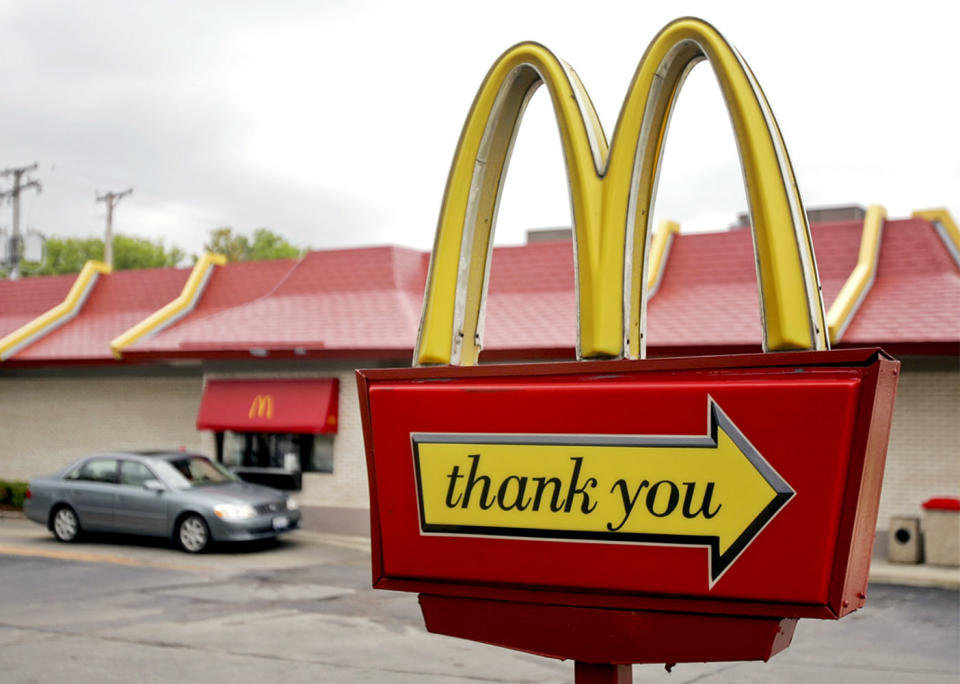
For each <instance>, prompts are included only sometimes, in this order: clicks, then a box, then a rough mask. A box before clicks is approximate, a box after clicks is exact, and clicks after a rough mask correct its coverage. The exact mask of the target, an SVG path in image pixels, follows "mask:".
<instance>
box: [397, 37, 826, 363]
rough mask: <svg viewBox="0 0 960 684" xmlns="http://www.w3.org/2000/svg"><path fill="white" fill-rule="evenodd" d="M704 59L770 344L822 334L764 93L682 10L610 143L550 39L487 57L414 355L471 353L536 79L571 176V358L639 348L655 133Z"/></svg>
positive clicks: (800, 216) (815, 286) (804, 236)
mask: <svg viewBox="0 0 960 684" xmlns="http://www.w3.org/2000/svg"><path fill="white" fill-rule="evenodd" d="M703 59H707V60H708V61H709V62H710V63H711V64H712V65H713V68H714V72H715V73H716V75H717V79H718V81H719V83H720V87H721V91H722V93H723V95H724V99H725V100H726V102H727V107H728V109H729V111H730V115H731V118H732V120H733V123H734V131H735V134H736V138H737V142H738V149H739V151H740V156H741V162H742V165H743V169H744V182H745V184H746V187H747V195H748V198H749V200H750V208H751V214H752V216H753V230H754V244H755V250H756V258H757V270H758V276H759V278H758V280H759V287H760V293H761V313H762V318H763V323H764V325H763V329H764V338H763V343H764V349H768V348H769V349H823V348H826V347H827V346H828V345H829V342H828V341H827V338H826V334H825V325H824V315H823V303H822V300H821V297H820V287H819V279H818V277H817V273H816V263H815V260H814V257H813V248H812V242H811V240H810V231H809V226H808V225H807V221H806V215H805V213H804V211H803V205H802V203H801V201H800V197H799V193H798V192H797V189H796V183H795V181H794V178H793V171H792V167H791V165H790V160H789V158H788V156H787V153H786V148H785V146H784V144H783V140H782V137H781V135H780V132H779V129H778V127H777V124H776V121H775V120H774V118H773V115H772V113H771V112H770V108H769V105H768V104H767V102H766V98H765V97H764V96H763V93H762V91H761V90H760V88H759V85H757V83H756V79H755V78H754V77H753V74H752V73H751V72H750V70H749V68H748V67H747V65H746V63H745V62H744V61H743V60H742V59H741V58H740V56H739V55H738V54H737V53H736V51H735V50H734V49H733V48H732V47H731V46H730V45H729V44H728V43H727V42H726V41H725V40H724V39H723V37H722V36H721V35H720V34H719V33H718V32H717V31H716V30H715V29H714V28H713V27H712V26H710V25H709V24H707V23H705V22H703V21H700V20H698V19H680V20H677V21H675V22H672V23H671V24H669V25H667V27H666V28H664V29H663V30H662V31H661V32H660V33H659V34H658V35H657V37H656V38H654V40H653V42H652V43H651V44H650V47H649V48H648V49H647V51H646V53H645V54H644V56H643V58H642V59H641V61H640V65H639V66H638V68H637V71H636V73H635V75H634V78H633V82H632V83H631V86H630V89H629V91H628V94H627V97H626V99H625V101H624V104H623V107H622V108H621V112H620V118H619V121H618V123H617V129H616V133H615V135H614V142H613V144H612V145H611V146H609V148H608V145H607V142H606V138H605V136H604V133H603V130H602V127H601V126H600V122H599V118H598V117H597V115H596V112H595V110H594V108H593V105H592V103H591V102H590V98H589V96H588V95H587V93H586V90H585V89H584V88H583V85H582V84H581V82H580V79H579V78H578V77H577V75H576V73H575V72H574V71H573V69H572V68H570V67H569V66H568V65H567V64H565V63H564V62H562V61H561V60H559V59H557V58H556V57H555V56H554V55H553V54H552V53H551V52H549V51H548V50H547V49H546V48H544V47H543V46H541V45H538V44H535V43H522V44H520V45H517V46H515V47H513V48H511V49H510V50H508V51H507V52H505V53H504V54H503V55H502V56H501V57H500V58H499V59H498V60H497V62H496V63H495V64H494V65H493V67H492V68H491V69H490V71H489V72H488V74H487V76H486V78H485V79H484V81H483V84H482V85H481V86H480V90H479V92H478V93H477V96H476V99H475V100H474V102H473V106H472V108H471V110H470V113H469V115H468V117H467V121H466V123H465V125H464V128H463V132H462V133H461V137H460V142H459V144H458V146H457V151H456V153H455V155H454V159H453V164H452V167H451V170H450V175H449V177H448V180H447V189H446V192H445V194H444V200H443V207H442V209H441V212H440V220H439V224H438V226H437V235H436V240H435V243H434V251H433V258H432V259H431V264H430V272H429V275H428V279H427V291H426V294H425V297H424V309H423V317H422V319H421V327H420V332H419V335H418V340H417V350H416V352H415V355H414V363H416V364H419V365H422V364H437V363H460V364H466V365H470V364H474V363H476V361H477V356H478V354H479V350H480V337H481V334H482V322H481V321H482V318H483V301H484V294H485V289H486V280H487V274H488V272H489V255H490V250H491V246H492V240H491V231H492V227H493V224H494V222H495V219H496V210H497V201H498V199H499V193H500V189H501V183H502V179H503V175H504V172H505V169H506V165H507V161H508V160H509V155H510V151H511V147H512V144H513V140H514V137H515V135H516V131H517V127H518V124H519V121H520V118H521V117H522V115H523V109H524V107H525V106H526V103H527V101H528V99H529V97H530V96H531V95H532V94H533V92H534V91H535V90H536V88H537V87H538V86H539V85H541V84H545V85H546V86H547V90H548V93H549V95H550V99H551V102H552V104H553V108H554V113H555V115H556V119H557V123H558V126H559V129H560V139H561V145H562V147H563V153H564V160H565V165H566V170H567V177H568V182H569V186H570V197H571V205H572V214H573V223H574V231H573V232H574V246H575V253H576V258H575V264H576V268H577V278H576V283H577V306H578V314H579V330H578V333H579V334H578V342H577V354H578V357H580V358H602V357H623V356H630V357H638V356H639V357H642V356H643V355H644V353H645V342H644V332H645V331H644V328H645V307H646V296H645V288H646V270H647V251H648V244H649V235H650V230H649V224H650V219H651V214H652V204H653V200H654V196H655V193H656V183H657V174H658V172H659V166H660V159H661V156H662V149H663V142H664V139H665V136H666V130H667V125H668V123H669V117H670V112H671V110H672V107H673V103H674V101H675V99H676V95H677V93H678V92H679V89H680V87H681V85H682V83H683V80H684V79H685V77H686V75H687V73H688V72H689V70H690V69H691V68H692V67H693V66H694V65H695V64H696V63H697V62H699V61H701V60H703Z"/></svg>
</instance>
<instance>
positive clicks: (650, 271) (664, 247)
mask: <svg viewBox="0 0 960 684" xmlns="http://www.w3.org/2000/svg"><path fill="white" fill-rule="evenodd" d="M679 234H680V224H679V223H677V222H676V221H669V220H667V219H664V220H663V221H661V222H660V224H659V225H658V226H657V229H656V230H655V231H653V236H652V238H651V242H650V256H649V257H648V260H649V263H650V265H649V266H648V267H647V297H648V298H649V297H652V296H653V295H654V293H655V292H656V291H657V290H659V289H660V282H661V281H662V280H663V271H664V269H666V267H667V258H668V257H669V256H670V246H671V245H672V244H673V240H674V238H675V237H676V236H677V235H679Z"/></svg>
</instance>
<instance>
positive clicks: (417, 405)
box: [358, 349, 899, 618]
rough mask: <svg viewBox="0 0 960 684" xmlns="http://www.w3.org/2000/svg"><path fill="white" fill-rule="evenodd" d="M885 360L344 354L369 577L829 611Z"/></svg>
mask: <svg viewBox="0 0 960 684" xmlns="http://www.w3.org/2000/svg"><path fill="white" fill-rule="evenodd" d="M898 371H899V363H898V362H896V361H894V360H892V359H890V358H889V357H888V356H886V355H885V354H884V353H883V352H882V351H880V350H876V349H868V350H843V351H822V352H788V353H775V354H755V355H740V356H724V357H702V358H683V359H661V360H646V361H609V362H607V361H601V362H587V363H584V362H580V363H559V364H535V365H524V366H479V367H472V368H454V367H441V368H413V369H396V370H364V371H358V383H359V389H360V396H361V409H362V417H363V427H364V437H365V442H366V452H367V464H368V472H369V480H370V501H371V517H372V537H373V538H372V542H373V579H374V585H375V586H376V587H378V588H385V589H400V590H407V591H416V592H423V593H425V594H430V595H435V596H446V597H461V598H466V599H469V598H480V599H494V600H501V601H502V600H508V601H515V602H523V603H532V604H551V605H567V606H581V607H585V608H621V609H624V608H628V609H635V610H657V611H662V610H666V611H677V612H687V613H689V612H700V613H711V614H723V615H764V616H779V617H781V618H796V617H821V618H838V617H841V616H842V615H844V614H846V613H849V612H851V611H853V610H855V609H856V608H858V607H860V606H862V605H863V601H864V598H865V595H866V586H867V574H868V570H869V558H870V553H871V549H872V544H873V537H874V530H875V525H876V515H877V507H878V502H879V494H880V485H881V480H882V475H883V465H884V459H885V455H886V445H887V438H888V434H889V428H890V420H891V416H892V411H893V398H894V392H895V388H896V378H897V374H898ZM724 445H726V447H724ZM724 448H727V452H723V449H724ZM723 453H727V454H728V455H727V456H723ZM730 454H733V455H732V456H731V455H730ZM721 458H728V459H730V465H729V466H727V465H723V464H722V463H720V460H719V459H721ZM691 464H696V465H691ZM538 468H542V470H538ZM617 468H622V469H624V472H627V471H629V472H628V473H627V474H625V475H622V474H618V473H619V472H620V471H618V470H617ZM691 469H692V470H691ZM672 472H675V475H671V473H672ZM691 472H696V473H706V474H702V475H697V476H694V475H691V474H690V473H691ZM538 473H539V476H538ZM551 478H553V479H555V480H556V481H557V482H556V483H553V482H550V480H551ZM751 483H753V484H751ZM756 483H759V484H756ZM751 487H753V488H754V489H756V487H760V489H763V491H767V490H769V495H762V492H761V495H760V496H759V498H757V496H755V495H754V494H751V493H750V492H751V491H752V490H751V489H750V488H751ZM765 487H766V489H764V488H765ZM751 497H753V498H751ZM753 499H756V502H753ZM750 506H754V508H750ZM604 507H606V508H604ZM588 511H589V513H590V515H588V514H587V513H588ZM721 511H723V513H722V514H721V513H720V512H721ZM600 514H602V515H604V516H605V517H604V518H602V519H600V518H596V515H600ZM591 515H592V516H594V518H591V517H590V516H591ZM723 516H727V518H726V520H727V522H726V523H725V525H726V527H724V528H723V531H721V532H720V533H719V534H717V535H714V530H715V529H717V530H719V529H720V528H714V527H711V525H713V524H714V523H715V522H716V521H720V520H722V519H723Z"/></svg>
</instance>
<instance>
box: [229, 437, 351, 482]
mask: <svg viewBox="0 0 960 684" xmlns="http://www.w3.org/2000/svg"><path fill="white" fill-rule="evenodd" d="M218 437H219V435H218ZM217 442H218V446H219V445H220V444H222V447H221V448H220V449H218V451H219V452H220V453H219V454H218V457H219V460H220V461H221V462H222V463H223V464H224V465H225V466H227V467H228V468H232V469H235V470H238V471H241V470H245V469H248V468H262V469H267V468H270V469H278V470H283V471H287V472H297V471H299V472H320V473H332V472H333V435H309V434H294V433H288V432H287V433H276V432H234V431H233V430H227V431H225V432H224V433H223V439H222V442H221V440H220V439H218V440H217Z"/></svg>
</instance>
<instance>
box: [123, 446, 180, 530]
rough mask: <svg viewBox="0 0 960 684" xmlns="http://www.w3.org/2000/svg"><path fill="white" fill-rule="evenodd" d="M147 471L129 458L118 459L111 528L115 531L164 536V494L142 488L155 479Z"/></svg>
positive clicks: (147, 469) (145, 467)
mask: <svg viewBox="0 0 960 684" xmlns="http://www.w3.org/2000/svg"><path fill="white" fill-rule="evenodd" d="M156 479H158V478H157V476H156V475H155V474H154V473H153V471H151V470H150V468H149V467H148V466H147V465H145V464H144V463H141V462H140V461H134V460H132V459H121V460H120V484H119V486H118V487H117V492H116V502H115V507H114V512H113V516H114V525H115V526H116V528H117V530H118V531H121V532H130V533H133V534H150V535H155V536H166V535H167V534H168V532H169V529H168V525H167V507H168V504H167V499H168V497H167V492H165V491H151V490H147V489H144V487H143V483H144V482H146V481H147V480H156Z"/></svg>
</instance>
